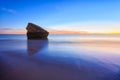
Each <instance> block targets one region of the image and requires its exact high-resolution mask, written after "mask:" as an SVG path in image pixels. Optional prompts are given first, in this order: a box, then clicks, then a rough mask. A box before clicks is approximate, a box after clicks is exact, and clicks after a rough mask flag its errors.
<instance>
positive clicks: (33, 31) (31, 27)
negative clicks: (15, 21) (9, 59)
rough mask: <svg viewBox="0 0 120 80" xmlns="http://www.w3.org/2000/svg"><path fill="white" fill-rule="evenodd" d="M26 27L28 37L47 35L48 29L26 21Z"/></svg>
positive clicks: (42, 37) (41, 37)
mask: <svg viewBox="0 0 120 80" xmlns="http://www.w3.org/2000/svg"><path fill="white" fill-rule="evenodd" d="M26 29H27V37H28V39H47V36H48V35H49V32H48V31H46V30H44V29H43V28H41V27H40V26H38V25H35V24H33V23H28V25H27V27H26Z"/></svg>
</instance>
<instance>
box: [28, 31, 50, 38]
mask: <svg viewBox="0 0 120 80" xmlns="http://www.w3.org/2000/svg"><path fill="white" fill-rule="evenodd" d="M47 36H48V34H45V33H42V32H27V38H28V39H32V40H34V39H41V40H47V39H48V38H47Z"/></svg>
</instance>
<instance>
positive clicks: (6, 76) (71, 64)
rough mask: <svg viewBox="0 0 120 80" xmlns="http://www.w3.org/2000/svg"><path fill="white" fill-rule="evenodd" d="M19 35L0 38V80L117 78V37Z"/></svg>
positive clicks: (119, 66) (119, 70)
mask: <svg viewBox="0 0 120 80" xmlns="http://www.w3.org/2000/svg"><path fill="white" fill-rule="evenodd" d="M10 36H13V35H10ZM19 38H20V39H18V38H17V39H16V38H11V39H10V38H9V39H6V38H2V39H0V45H1V46H0V76H1V77H0V78H1V79H0V80H119V79H120V63H119V62H120V52H119V50H120V42H119V41H118V39H117V41H115V40H113V41H111V40H108V41H106V40H105V39H104V40H100V39H99V40H98V39H93V38H89V40H88V39H87V37H86V38H84V40H79V39H80V38H79V39H76V41H75V40H74V39H75V38H74V39H73V38H71V37H69V38H71V39H68V38H66V39H65V38H64V39H62V38H59V39H55V36H54V37H50V39H49V40H27V39H26V38H25V35H22V36H19Z"/></svg>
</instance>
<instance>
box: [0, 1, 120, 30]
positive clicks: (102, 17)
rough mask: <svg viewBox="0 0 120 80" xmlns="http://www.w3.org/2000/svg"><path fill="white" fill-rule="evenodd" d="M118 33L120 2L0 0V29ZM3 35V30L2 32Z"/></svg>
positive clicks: (119, 27)
mask: <svg viewBox="0 0 120 80" xmlns="http://www.w3.org/2000/svg"><path fill="white" fill-rule="evenodd" d="M28 22H33V23H35V24H38V25H40V26H43V27H44V28H46V29H56V30H76V31H77V30H78V31H88V32H89V31H91V32H92V31H93V32H101V31H103V32H107V31H108V32H109V31H112V30H113V31H117V32H119V31H120V30H119V29H120V0H0V29H1V30H4V29H7V30H11V29H15V30H16V29H25V27H26V25H27V23H28ZM3 32H4V31H3Z"/></svg>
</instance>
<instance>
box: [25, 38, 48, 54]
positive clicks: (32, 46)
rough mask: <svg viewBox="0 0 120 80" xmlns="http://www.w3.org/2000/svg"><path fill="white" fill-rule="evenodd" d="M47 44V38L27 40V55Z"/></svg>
mask: <svg viewBox="0 0 120 80" xmlns="http://www.w3.org/2000/svg"><path fill="white" fill-rule="evenodd" d="M47 46H48V40H27V50H28V54H29V55H33V54H35V53H37V52H39V51H41V50H43V49H44V48H46V47H47Z"/></svg>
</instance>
